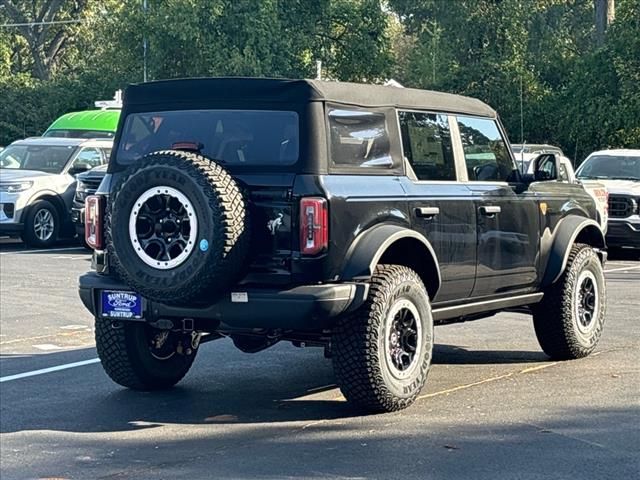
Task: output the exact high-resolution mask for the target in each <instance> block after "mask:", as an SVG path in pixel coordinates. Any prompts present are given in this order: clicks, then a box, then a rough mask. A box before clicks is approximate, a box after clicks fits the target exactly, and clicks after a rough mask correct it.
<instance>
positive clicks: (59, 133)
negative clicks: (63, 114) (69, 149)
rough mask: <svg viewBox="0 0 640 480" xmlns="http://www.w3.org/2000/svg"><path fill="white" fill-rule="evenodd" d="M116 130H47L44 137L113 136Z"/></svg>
mask: <svg viewBox="0 0 640 480" xmlns="http://www.w3.org/2000/svg"><path fill="white" fill-rule="evenodd" d="M114 135H115V133H114V132H106V131H104V130H68V129H67V130H62V129H61V130H47V131H46V132H45V133H44V134H43V135H42V136H43V137H54V138H113V137H114Z"/></svg>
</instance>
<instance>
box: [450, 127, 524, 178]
mask: <svg viewBox="0 0 640 480" xmlns="http://www.w3.org/2000/svg"><path fill="white" fill-rule="evenodd" d="M457 118H458V126H459V128H460V137H461V139H462V146H463V148H464V157H465V160H466V162H467V171H468V174H469V180H470V181H472V182H473V181H476V182H482V181H493V182H506V181H509V179H510V178H511V177H512V176H513V173H514V170H515V165H514V164H513V161H512V160H511V156H510V155H509V151H508V149H507V145H506V142H505V141H504V139H503V138H502V135H501V134H500V130H498V126H497V125H496V122H495V121H494V120H491V119H489V118H476V117H464V116H459V117H457Z"/></svg>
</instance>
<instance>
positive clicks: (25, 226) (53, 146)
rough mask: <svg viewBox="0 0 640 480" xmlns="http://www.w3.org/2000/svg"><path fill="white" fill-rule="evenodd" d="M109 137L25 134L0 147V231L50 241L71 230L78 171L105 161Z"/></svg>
mask: <svg viewBox="0 0 640 480" xmlns="http://www.w3.org/2000/svg"><path fill="white" fill-rule="evenodd" d="M112 144H113V142H112V141H111V140H86V139H72V138H27V139H25V140H18V141H16V142H13V143H12V144H11V145H8V146H7V147H5V148H4V150H2V151H0V235H10V236H21V237H22V239H23V240H24V241H25V243H27V244H28V245H30V246H36V247H48V246H50V245H52V244H53V243H55V242H56V240H57V239H58V237H59V236H62V235H63V234H65V233H67V232H68V233H70V234H72V233H73V226H72V224H71V219H70V210H71V204H72V201H73V196H74V193H75V189H76V179H75V175H77V174H78V173H81V172H84V171H87V170H90V169H91V168H94V167H97V166H98V165H103V164H105V163H106V162H107V160H108V159H109V154H110V152H111V147H112Z"/></svg>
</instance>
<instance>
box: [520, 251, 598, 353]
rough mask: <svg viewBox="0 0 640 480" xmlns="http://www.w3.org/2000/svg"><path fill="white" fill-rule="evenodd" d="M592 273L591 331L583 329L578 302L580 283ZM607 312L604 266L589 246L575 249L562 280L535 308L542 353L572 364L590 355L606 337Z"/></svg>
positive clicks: (548, 290)
mask: <svg viewBox="0 0 640 480" xmlns="http://www.w3.org/2000/svg"><path fill="white" fill-rule="evenodd" d="M585 271H588V272H591V275H593V278H595V281H596V285H597V304H596V307H594V308H595V311H594V313H595V315H594V317H595V318H594V319H593V320H592V322H591V323H590V324H589V328H585V327H583V328H579V326H578V322H579V318H578V315H577V313H576V311H577V310H576V309H577V307H576V302H577V298H578V295H579V294H580V285H578V282H579V280H580V276H581V275H582V273H583V272H585ZM605 310H606V290H605V278H604V271H603V268H602V263H601V261H600V259H599V258H598V255H597V254H596V252H595V251H594V250H593V248H592V247H591V246H589V245H584V244H580V243H577V244H575V245H573V246H572V247H571V252H570V253H569V259H568V262H567V267H566V269H565V271H564V273H563V274H562V276H561V277H560V278H559V279H558V280H557V281H556V282H555V283H553V284H552V285H551V286H550V287H548V288H547V289H546V291H545V292H544V298H543V299H542V301H541V302H540V303H538V304H536V305H535V306H534V307H533V326H534V329H535V332H536V337H537V338H538V342H539V343H540V346H541V347H542V350H543V351H544V352H545V353H546V354H547V355H549V356H550V357H551V358H553V359H557V360H568V359H575V358H582V357H586V356H587V355H589V354H590V353H591V352H593V350H594V349H595V348H596V345H597V344H598V340H599V339H600V336H601V335H602V329H603V326H604V320H605Z"/></svg>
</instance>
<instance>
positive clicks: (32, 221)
mask: <svg viewBox="0 0 640 480" xmlns="http://www.w3.org/2000/svg"><path fill="white" fill-rule="evenodd" d="M59 233H60V215H59V214H58V210H57V209H56V207H55V206H54V205H53V204H52V203H51V202H49V201H47V200H38V201H36V202H34V203H33V205H31V206H30V207H29V210H28V211H27V218H26V220H25V222H24V232H23V233H22V240H23V241H24V243H26V244H27V245H28V246H30V247H37V248H49V247H51V246H53V245H54V244H55V243H56V241H57V240H58V235H59Z"/></svg>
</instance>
